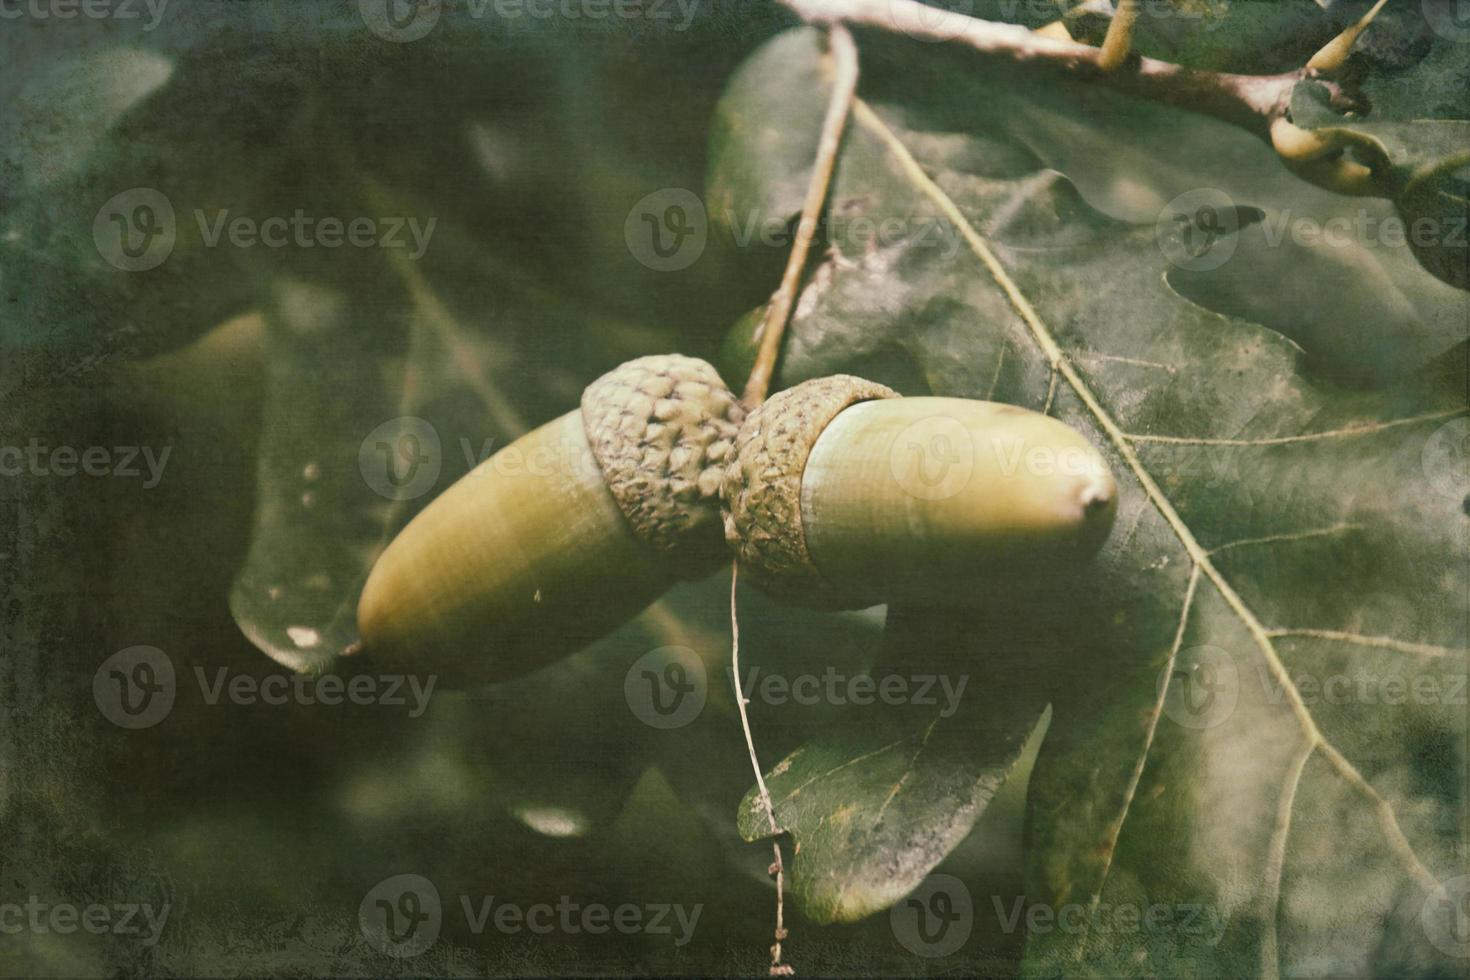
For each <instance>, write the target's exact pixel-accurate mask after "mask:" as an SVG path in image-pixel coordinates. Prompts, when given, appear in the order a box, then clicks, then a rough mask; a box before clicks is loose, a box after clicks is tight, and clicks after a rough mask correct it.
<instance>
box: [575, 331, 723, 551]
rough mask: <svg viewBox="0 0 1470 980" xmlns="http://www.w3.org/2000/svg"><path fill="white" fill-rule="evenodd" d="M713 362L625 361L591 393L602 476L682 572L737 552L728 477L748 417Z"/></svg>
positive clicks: (591, 429)
mask: <svg viewBox="0 0 1470 980" xmlns="http://www.w3.org/2000/svg"><path fill="white" fill-rule="evenodd" d="M744 415H745V413H744V410H743V409H742V408H741V407H740V402H739V400H738V399H737V398H736V397H735V395H734V394H733V393H732V392H731V391H730V389H729V388H727V387H726V386H725V383H724V382H723V381H722V380H720V376H719V373H718V372H717V371H716V370H715V369H714V368H713V367H712V366H711V365H710V364H708V363H707V362H705V361H702V360H699V359H698V358H694V357H685V356H683V355H681V354H656V355H652V356H649V357H640V358H637V359H636V360H632V361H628V362H627V363H626V364H622V365H619V366H618V367H616V368H614V369H613V370H611V371H609V372H608V373H607V374H604V375H603V376H602V377H600V378H598V379H597V380H596V381H594V382H592V384H590V385H588V386H587V389H586V390H585V391H584V392H583V393H582V422H583V426H584V427H585V429H586V432H587V442H588V444H589V445H590V446H591V447H592V454H593V456H594V458H596V460H597V465H598V466H599V468H600V469H601V470H602V475H603V479H604V480H605V481H606V483H607V486H608V489H609V490H610V491H611V492H612V495H613V498H614V499H615V500H616V501H617V503H618V507H619V508H620V509H621V510H622V512H623V515H624V516H625V517H626V518H627V519H628V523H629V524H630V525H631V526H632V528H633V531H634V533H635V534H637V536H638V537H639V538H640V539H641V540H642V541H644V542H645V543H646V544H647V545H648V546H649V547H651V548H653V549H654V550H655V551H656V552H659V553H661V554H663V555H665V556H666V557H667V558H669V559H670V560H671V561H672V562H673V566H674V570H675V571H676V573H677V574H678V575H679V576H680V577H682V578H698V577H700V576H702V575H704V574H707V573H708V572H709V571H711V570H712V569H713V568H715V567H716V566H718V565H719V563H720V562H722V561H723V560H725V559H726V558H727V557H728V555H727V553H726V552H725V550H724V548H723V546H722V544H721V542H720V502H719V496H720V483H721V479H722V477H723V475H724V467H725V464H726V463H727V462H728V460H729V458H730V456H731V452H732V449H733V446H734V442H735V436H736V433H737V432H738V431H739V428H740V423H741V422H742V421H743V419H744Z"/></svg>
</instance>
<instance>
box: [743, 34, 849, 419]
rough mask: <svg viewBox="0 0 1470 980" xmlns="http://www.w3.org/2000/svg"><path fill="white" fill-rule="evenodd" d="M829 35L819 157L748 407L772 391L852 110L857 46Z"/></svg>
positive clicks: (764, 333)
mask: <svg viewBox="0 0 1470 980" xmlns="http://www.w3.org/2000/svg"><path fill="white" fill-rule="evenodd" d="M827 37H828V48H829V50H830V52H831V56H832V98H831V101H829V102H828V103H827V116H826V118H825V119H824V120H822V135H821V139H820V140H819V141H818V143H817V159H816V163H815V164H814V165H813V167H812V179H811V182H810V183H809V184H807V189H806V200H805V201H804V202H803V204H802V208H801V220H800V222H799V223H798V224H797V226H796V240H795V241H794V242H793V243H792V245H791V254H790V255H789V256H787V259H786V270H785V272H783V273H782V275H781V285H780V287H779V288H778V289H777V290H776V292H775V294H774V295H772V297H771V302H770V305H768V306H767V307H766V316H765V320H764V321H763V322H762V324H761V331H760V350H759V352H758V353H757V354H756V358H755V365H754V366H753V367H752V368H751V370H750V377H749V379H748V380H747V381H746V382H745V393H744V395H743V396H742V398H741V400H742V401H743V402H744V403H745V404H746V406H747V407H749V408H754V407H755V406H757V405H759V404H760V403H761V402H763V401H765V398H766V392H767V391H769V390H770V387H771V377H772V376H773V375H774V374H775V371H776V359H777V357H778V356H779V355H780V353H781V338H782V336H783V335H784V334H785V333H786V324H787V322H788V321H789V320H790V319H791V307H792V306H793V304H795V302H796V287H797V286H798V285H799V284H800V282H801V272H802V269H804V268H805V267H806V259H807V255H808V253H810V252H811V248H812V239H813V238H815V237H816V233H817V222H818V220H820V218H821V215H822V205H823V203H824V202H825V201H826V200H827V189H828V188H829V187H830V186H831V183H832V169H833V167H835V166H836V164H837V149H838V147H839V146H840V145H841V144H842V130H843V128H844V127H845V126H846V125H847V117H848V115H849V114H850V113H851V112H852V100H853V96H854V94H855V93H856V92H857V80H858V59H857V45H855V44H854V43H853V40H852V34H850V33H849V32H848V30H847V28H846V27H844V26H843V25H842V24H833V25H832V26H831V28H830V29H829V30H828V32H827Z"/></svg>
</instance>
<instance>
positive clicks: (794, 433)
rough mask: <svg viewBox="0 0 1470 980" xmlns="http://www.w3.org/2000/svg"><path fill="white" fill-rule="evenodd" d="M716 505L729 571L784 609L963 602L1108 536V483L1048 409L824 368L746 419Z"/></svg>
mask: <svg viewBox="0 0 1470 980" xmlns="http://www.w3.org/2000/svg"><path fill="white" fill-rule="evenodd" d="M724 506H725V510H724V524H725V537H726V540H727V541H728V542H729V544H730V546H731V548H732V549H733V550H734V551H735V553H736V555H737V556H738V557H739V559H740V569H741V575H742V576H746V575H748V576H749V577H750V578H751V579H753V580H754V582H755V584H757V585H758V586H759V587H761V588H762V589H763V590H764V591H766V592H769V593H770V594H771V595H772V596H774V597H776V598H777V599H780V600H782V601H786V602H791V603H795V604H801V605H812V606H817V607H822V608H862V607H865V606H871V605H876V604H879V603H883V602H888V601H890V600H894V599H904V600H908V601H913V602H922V603H929V604H944V603H957V602H975V601H977V598H976V597H977V594H978V590H979V589H980V588H983V587H984V586H985V584H986V583H995V582H1009V581H1011V580H1013V579H1015V578H1016V577H1018V576H1022V577H1024V576H1027V575H1032V574H1036V573H1040V574H1045V573H1047V572H1048V571H1051V570H1055V569H1057V568H1058V567H1062V566H1066V565H1072V564H1075V563H1077V562H1078V561H1080V560H1083V559H1085V558H1087V557H1089V556H1090V555H1091V554H1092V553H1093V552H1095V551H1096V550H1097V549H1098V547H1099V546H1100V545H1101V544H1102V542H1103V540H1104V539H1105V538H1106V537H1107V534H1108V531H1109V530H1110V529H1111V527H1112V523H1113V517H1114V514H1115V511H1116V506H1117V488H1116V486H1115V485H1114V483H1113V478H1112V476H1111V474H1110V473H1109V472H1108V468H1107V465H1106V463H1105V462H1104V461H1103V458H1102V456H1101V455H1100V454H1099V453H1098V452H1097V450H1096V449H1094V448H1093V447H1092V445H1091V444H1090V443H1088V442H1087V440H1086V439H1084V438H1083V437H1082V435H1081V434H1079V433H1078V432H1076V431H1075V430H1073V429H1071V428H1070V427H1068V426H1067V425H1065V424H1063V423H1061V422H1058V421H1057V420H1055V419H1053V418H1051V417H1049V416H1046V415H1042V414H1040V413H1038V412H1032V411H1029V410H1027V409H1024V408H1018V407H1016V406H1014V405H1004V404H998V403H995V402H985V401H972V400H968V399H962V398H930V397H923V398H900V397H899V396H898V394H897V393H896V392H894V391H892V390H890V389H888V388H885V387H884V386H882V385H879V384H874V383H873V382H871V381H864V380H863V379H861V378H855V377H851V376H848V375H836V376H833V377H827V378H818V379H816V380H813V381H807V382H805V383H803V384H799V385H796V386H795V387H793V388H789V389H787V390H785V391H782V392H779V393H777V394H776V395H773V396H772V397H771V399H770V400H769V401H767V402H766V403H765V404H764V405H762V406H761V407H759V408H757V409H755V410H754V411H752V412H751V413H750V415H749V417H748V418H747V419H746V420H745V422H744V424H743V425H742V426H741V429H740V433H739V435H738V436H737V438H736V441H735V457H734V459H733V460H732V461H731V463H730V465H729V466H728V468H727V469H726V471H725V480H724Z"/></svg>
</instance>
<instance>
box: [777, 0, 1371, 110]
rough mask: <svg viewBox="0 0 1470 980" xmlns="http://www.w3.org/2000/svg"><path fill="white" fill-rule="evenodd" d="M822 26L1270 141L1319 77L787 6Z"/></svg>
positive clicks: (891, 9) (863, 3)
mask: <svg viewBox="0 0 1470 980" xmlns="http://www.w3.org/2000/svg"><path fill="white" fill-rule="evenodd" d="M780 2H781V3H782V4H783V5H784V6H786V7H787V8H788V9H790V10H791V11H793V12H794V13H795V14H797V15H798V16H799V17H801V18H802V19H803V20H806V21H809V22H811V23H814V24H837V23H844V24H849V25H856V26H862V27H871V28H877V29H878V30H884V31H893V32H897V33H901V34H907V35H908V36H910V37H913V38H919V39H923V40H930V41H952V42H953V43H955V44H962V45H965V46H967V47H969V48H972V49H974V50H975V51H977V52H979V53H981V54H983V55H986V56H989V57H993V58H1003V59H1006V60H1008V61H1011V62H1013V63H1014V64H1016V65H1018V66H1022V67H1028V68H1035V69H1038V70H1049V71H1052V72H1054V73H1057V74H1061V75H1066V76H1070V77H1075V78H1078V79H1081V80H1084V81H1090V82H1097V83H1098V84H1101V85H1105V86H1107V87H1109V88H1114V89H1118V90H1120V91H1123V92H1127V93H1129V94H1131V95H1135V96H1138V97H1140V98H1145V99H1149V100H1151V101H1155V102H1162V103H1165V104H1168V105H1173V106H1177V107H1179V108H1182V109H1188V110H1191V111H1194V112H1199V113H1203V114H1205V115H1209V116H1213V117H1215V118H1217V119H1222V120H1224V121H1226V122H1228V123H1231V124H1233V125H1236V126H1240V127H1242V128H1243V129H1246V130H1248V131H1250V132H1252V133H1254V134H1255V135H1257V136H1259V137H1261V138H1263V139H1266V138H1269V136H1270V132H1271V123H1272V122H1273V121H1274V120H1276V119H1279V118H1281V117H1282V116H1284V115H1286V111H1287V108H1288V107H1289V105H1290V103H1291V92H1292V89H1294V88H1295V87H1296V85H1297V83H1298V82H1300V81H1302V80H1303V79H1305V78H1309V77H1313V78H1315V77H1316V73H1315V72H1312V71H1309V70H1308V69H1307V68H1305V67H1303V68H1300V69H1297V70H1296V71H1290V72H1285V73H1282V74H1280V75H1236V74H1230V73H1228V72H1213V71H1198V70H1195V69H1192V68H1185V67H1184V66H1182V65H1176V64H1172V63H1170V62H1167V61H1159V60H1157V59H1155V58H1144V57H1137V58H1128V59H1126V60H1125V61H1124V62H1123V63H1122V64H1121V65H1119V66H1118V67H1117V68H1116V69H1115V70H1113V71H1106V70H1104V69H1103V67H1102V66H1101V65H1100V64H1099V58H1100V57H1101V56H1102V51H1101V49H1099V48H1095V47H1093V46H1091V45H1089V44H1080V43H1078V42H1075V41H1062V40H1058V39H1056V38H1053V37H1048V36H1045V35H1042V34H1038V33H1037V32H1035V31H1032V30H1028V29H1027V28H1025V27H1022V26H1021V25H1019V24H1002V23H997V22H995V21H988V20H981V19H980V18H978V17H970V16H968V15H965V14H961V13H957V12H954V11H947V10H940V9H939V8H937V7H932V6H929V5H928V4H923V3H918V2H917V0H780ZM1318 81H1320V82H1321V83H1322V84H1323V85H1324V86H1326V88H1327V91H1328V95H1329V98H1330V101H1331V104H1332V105H1333V107H1334V108H1337V109H1341V110H1347V109H1352V110H1362V109H1364V108H1366V103H1365V102H1364V101H1363V100H1362V99H1361V98H1360V97H1358V96H1357V95H1356V94H1355V93H1353V92H1351V91H1349V90H1348V89H1347V88H1345V87H1343V86H1342V85H1340V84H1339V83H1337V82H1334V81H1332V80H1330V79H1321V78H1319V79H1318Z"/></svg>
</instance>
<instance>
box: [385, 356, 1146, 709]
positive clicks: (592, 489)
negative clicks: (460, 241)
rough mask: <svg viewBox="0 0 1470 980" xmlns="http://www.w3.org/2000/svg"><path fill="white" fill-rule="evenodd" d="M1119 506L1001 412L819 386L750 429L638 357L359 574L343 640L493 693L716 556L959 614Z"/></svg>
mask: <svg viewBox="0 0 1470 980" xmlns="http://www.w3.org/2000/svg"><path fill="white" fill-rule="evenodd" d="M1116 497H1117V492H1116V487H1115V486H1114V484H1113V480H1112V477H1111V475H1110V474H1109V473H1108V469H1107V466H1106V464H1105V463H1104V461H1103V459H1102V457H1101V456H1100V455H1099V454H1098V452H1097V450H1095V449H1094V448H1093V447H1092V446H1091V445H1090V444H1089V443H1088V442H1087V440H1086V439H1084V438H1083V437H1082V436H1081V435H1080V434H1079V433H1077V432H1076V431H1074V430H1073V429H1071V428H1069V427H1068V426H1066V425H1064V424H1063V423H1061V422H1058V421H1056V420H1055V419H1052V418H1050V417H1048V416H1046V415H1042V414H1040V413H1037V412H1032V411H1028V410H1026V409H1023V408H1018V407H1016V406H1014V405H1004V404H998V403H994V402H984V401H972V400H968V399H963V398H927V397H926V398H900V397H899V396H898V394H897V392H894V391H893V390H891V389H889V388H887V387H885V386H883V385H880V384H876V383H874V382H871V381H865V380H863V379H861V378H855V377H852V376H850V375H835V376H832V377H827V378H819V379H816V380H814V381H808V382H805V383H803V384H799V385H796V386H795V387H793V388H790V389H787V390H786V391H782V392H779V393H777V394H776V395H774V396H773V397H772V398H771V399H770V400H769V401H767V402H766V403H765V404H764V405H762V406H760V407H759V408H757V409H755V410H754V411H752V412H751V413H750V414H749V416H748V417H747V416H746V415H745V413H744V412H743V410H742V409H741V407H740V404H739V402H738V401H737V399H736V398H735V396H734V394H732V393H731V392H730V390H729V389H728V388H727V387H726V386H725V385H724V383H723V382H722V381H721V380H720V378H719V375H718V374H717V373H716V372H715V370H714V368H712V367H711V366H710V365H709V364H707V363H705V362H704V361H700V360H696V359H694V358H689V357H682V356H679V355H663V356H655V357H644V358H639V359H638V360H635V361H630V362H629V363H627V364H624V365H622V366H621V367H619V368H616V369H614V370H613V371H611V372H609V373H608V374H606V375H604V376H603V377H602V378H600V379H598V380H597V381H596V382H594V383H593V384H592V385H590V386H589V387H588V388H587V390H586V391H585V392H584V393H583V396H582V405H581V408H580V410H578V411H574V412H569V413H568V414H566V415H564V416H562V417H561V418H559V419H556V420H554V421H552V422H548V423H547V424H546V425H543V426H542V427H540V428H539V429H536V430H535V431H533V432H531V433H528V434H527V435H525V436H523V437H522V438H520V439H518V440H516V441H515V442H514V443H512V444H511V445H510V446H508V447H506V448H505V449H502V450H501V451H500V452H498V453H496V454H495V455H493V456H491V457H490V459H488V460H486V461H485V462H484V463H481V464H480V465H479V466H478V467H476V468H475V469H474V470H472V471H471V472H470V473H469V474H467V475H466V476H465V477H463V478H462V479H461V480H460V481H459V482H457V483H456V484H455V485H454V486H452V487H450V488H449V489H448V490H447V491H445V493H444V494H443V495H442V496H440V497H439V498H438V499H437V500H435V501H434V502H433V503H432V504H430V505H429V506H428V507H427V508H425V509H424V511H423V512H422V513H421V514H419V515H418V516H417V517H416V518H415V519H414V520H413V521H411V522H410V523H409V525H408V527H406V528H405V529H404V530H403V532H402V533H401V534H399V536H398V537H397V538H395V539H394V540H393V542H392V543H391V544H389V546H388V548H387V549H386V550H385V551H384V552H383V555H382V556H381V557H380V558H379V559H378V562H377V563H376V564H375V565H374V567H373V570H372V572H371V573H370V574H369V576H368V580H367V584H366V585H365V586H364V588H363V593H362V598H361V600H360V602H359V604H358V628H359V631H360V632H361V635H362V646H363V649H364V650H365V651H367V652H368V653H369V654H370V655H371V656H372V658H373V660H374V662H375V664H377V665H383V664H385V663H386V664H395V665H401V666H402V667H403V668H404V669H411V668H417V669H431V670H432V671H433V672H434V673H436V674H438V675H439V676H440V678H441V681H442V682H443V683H445V684H446V685H456V684H457V685H465V684H471V683H491V682H495V681H499V680H505V679H508V678H511V677H514V676H517V675H519V674H524V673H528V672H530V671H532V670H535V669H537V668H539V667H541V666H544V665H546V664H548V663H551V662H553V661H555V660H558V659H560V658H561V657H563V656H565V655H567V654H569V653H572V652H574V651H575V650H577V649H579V648H581V647H583V646H585V645H587V644H589V643H591V642H592V641H593V640H596V639H598V638H599V637H601V636H603V635H604V634H606V633H608V632H609V631H611V630H612V629H614V628H616V627H617V626H618V625H620V624H621V623H623V622H625V621H626V620H628V619H629V618H631V617H632V616H634V615H635V614H637V613H638V612H639V611H640V610H642V609H643V608H644V607H645V606H647V605H648V604H649V603H651V602H652V601H653V600H654V599H656V598H657V597H658V596H659V595H660V594H662V593H663V592H664V591H665V590H666V589H667V588H668V587H669V586H670V585H672V584H673V583H674V582H676V581H678V580H679V579H681V578H682V579H691V578H700V577H703V576H704V575H707V574H709V573H710V572H712V571H714V570H715V569H717V568H718V567H719V566H720V565H721V564H723V563H724V562H726V561H728V560H729V559H730V557H731V552H732V551H733V553H734V555H735V556H736V557H738V559H739V561H740V568H741V572H742V574H743V575H746V576H748V578H749V579H750V580H753V581H754V582H755V584H756V585H758V586H760V587H761V588H763V589H764V590H765V591H767V592H769V593H771V594H772V595H773V596H775V597H776V598H777V599H779V600H781V601H783V602H788V603H793V604H800V605H808V606H815V607H818V608H861V607H865V606H871V605H877V604H880V603H884V602H889V601H892V600H896V599H902V600H909V601H917V602H927V603H946V602H971V603H973V602H976V601H977V595H978V594H980V593H979V592H978V591H977V590H981V589H983V588H985V584H986V583H987V582H994V581H998V580H999V581H1004V582H1011V581H1014V580H1016V579H1018V578H1024V577H1025V576H1026V575H1028V574H1032V573H1045V572H1047V571H1054V570H1056V569H1058V568H1061V567H1074V566H1076V565H1077V564H1078V563H1079V562H1081V561H1083V560H1085V559H1086V558H1087V557H1088V556H1090V555H1091V554H1092V553H1093V552H1094V551H1096V550H1097V548H1098V547H1099V546H1100V545H1101V543H1102V541H1103V540H1104V539H1105V538H1106V537H1107V534H1108V531H1109V529H1110V528H1111V526H1112V522H1113V516H1114V512H1115V509H1116ZM722 532H723V533H722ZM722 539H723V540H722ZM726 545H728V548H729V550H727V548H726Z"/></svg>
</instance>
